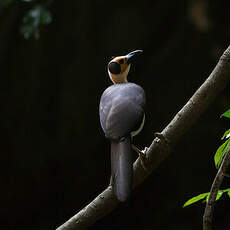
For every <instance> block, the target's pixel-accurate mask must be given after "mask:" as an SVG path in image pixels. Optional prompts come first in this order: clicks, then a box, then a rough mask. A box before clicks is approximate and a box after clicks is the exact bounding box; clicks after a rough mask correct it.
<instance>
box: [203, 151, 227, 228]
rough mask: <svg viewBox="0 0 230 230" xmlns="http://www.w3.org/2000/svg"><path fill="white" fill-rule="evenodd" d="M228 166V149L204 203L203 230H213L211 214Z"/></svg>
mask: <svg viewBox="0 0 230 230" xmlns="http://www.w3.org/2000/svg"><path fill="white" fill-rule="evenodd" d="M229 165H230V148H229V149H228V151H227V153H226V155H225V156H224V159H223V161H222V163H221V166H220V168H219V170H218V172H217V174H216V177H215V179H214V181H213V183H212V187H211V190H210V195H209V198H208V202H207V203H206V207H205V211H204V216H203V230H213V223H212V222H213V212H214V206H215V201H216V196H217V193H218V191H219V189H220V186H221V184H222V181H223V179H224V177H225V172H226V171H227V169H228V166H229Z"/></svg>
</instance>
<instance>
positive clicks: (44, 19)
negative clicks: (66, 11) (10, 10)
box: [20, 5, 52, 39]
mask: <svg viewBox="0 0 230 230" xmlns="http://www.w3.org/2000/svg"><path fill="white" fill-rule="evenodd" d="M51 21H52V17H51V13H50V11H49V10H48V9H46V8H45V7H44V6H42V5H35V6H34V7H33V8H32V9H30V10H29V11H28V12H27V13H26V15H25V16H24V18H23V25H22V26H21V29H20V31H21V33H22V34H23V35H24V38H26V39H28V38H30V37H32V36H34V37H35V38H36V39H38V38H39V37H40V32H39V29H40V27H41V26H42V25H47V24H49V23H50V22H51Z"/></svg>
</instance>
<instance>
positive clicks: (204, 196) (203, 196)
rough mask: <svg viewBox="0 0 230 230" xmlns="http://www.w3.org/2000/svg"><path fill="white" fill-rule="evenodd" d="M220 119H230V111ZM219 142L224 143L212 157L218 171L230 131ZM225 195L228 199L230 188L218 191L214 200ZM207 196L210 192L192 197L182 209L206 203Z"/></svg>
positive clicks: (227, 147) (229, 145)
mask: <svg viewBox="0 0 230 230" xmlns="http://www.w3.org/2000/svg"><path fill="white" fill-rule="evenodd" d="M221 117H226V118H230V109H229V110H227V111H226V112H225V113H223V114H222V115H221ZM221 140H222V141H224V142H223V143H222V144H221V145H220V147H219V148H218V149H217V151H216V153H215V156H214V162H215V166H216V168H217V169H218V168H219V167H220V165H221V163H222V160H223V158H224V156H225V154H226V153H227V150H228V149H229V147H230V129H228V130H227V131H225V133H224V135H223V136H222V137H221ZM224 193H227V195H228V196H229V197H230V188H227V189H224V190H218V193H217V196H216V200H219V199H220V197H221V196H222V195H223V194H224ZM209 195H210V192H206V193H202V194H199V195H197V196H195V197H192V198H191V199H189V200H188V201H186V202H185V204H184V205H183V207H187V206H189V205H191V204H193V203H196V202H198V201H201V200H204V202H208V199H209Z"/></svg>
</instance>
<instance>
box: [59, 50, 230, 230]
mask: <svg viewBox="0 0 230 230" xmlns="http://www.w3.org/2000/svg"><path fill="white" fill-rule="evenodd" d="M229 60H230V46H229V47H228V48H227V49H226V51H225V52H224V53H223V55H222V56H221V58H220V60H219V62H218V63H217V65H216V67H215V69H214V70H213V71H212V73H211V74H210V76H209V77H208V78H207V80H206V81H205V82H204V83H203V84H202V85H201V87H200V88H199V89H198V90H197V91H196V92H195V94H194V95H193V96H192V97H191V98H190V100H189V101H188V102H187V103H186V105H185V106H184V107H183V108H182V109H181V110H180V111H179V112H178V113H177V114H176V116H175V117H174V118H173V120H172V121H171V122H170V123H169V124H168V126H167V127H166V128H165V129H164V130H163V131H162V132H161V134H160V135H157V137H156V138H155V139H154V140H153V142H152V144H151V145H150V147H149V148H148V150H147V152H146V161H145V166H146V167H147V168H148V172H146V170H144V169H143V167H142V165H141V161H140V159H139V158H138V159H137V160H136V161H135V163H134V165H133V170H134V187H136V186H138V185H140V184H141V183H142V182H143V181H144V180H145V179H146V177H147V176H148V175H149V174H150V173H151V172H152V171H153V170H154V169H156V168H157V167H158V166H159V165H160V163H161V162H162V161H164V160H165V159H166V158H167V157H168V155H169V154H170V151H169V150H170V148H172V147H173V146H174V145H175V144H176V142H177V141H178V140H179V139H180V138H181V136H182V135H184V134H185V133H186V132H187V131H188V130H189V128H190V127H191V126H192V124H193V123H194V122H196V121H197V119H198V118H199V117H200V115H201V114H202V113H203V112H204V111H205V110H206V109H207V107H208V106H209V105H210V103H211V102H212V101H213V100H214V98H215V97H216V96H217V95H218V94H219V93H220V92H221V91H222V90H223V89H224V87H225V86H226V85H227V83H228V81H229V79H230V61H229ZM118 203H119V202H118V201H117V200H116V198H115V196H114V194H113V192H112V188H111V186H109V187H108V188H106V189H105V190H104V191H103V192H102V193H101V194H100V195H98V196H97V197H96V198H95V199H94V200H93V201H92V202H91V203H90V204H88V205H87V206H86V207H85V208H83V209H82V210H81V211H80V212H79V213H77V214H76V215H74V216H73V217H71V218H70V219H69V220H68V221H67V222H65V223H64V224H63V225H61V226H60V227H58V228H57V230H73V229H75V230H77V229H78V230H82V229H87V228H88V227H89V226H91V225H92V224H93V223H95V222H96V221H97V220H99V219H101V218H102V217H103V216H105V215H106V214H108V213H110V212H111V211H112V210H113V209H114V208H115V207H116V206H117V205H118Z"/></svg>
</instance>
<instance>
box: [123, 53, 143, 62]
mask: <svg viewBox="0 0 230 230" xmlns="http://www.w3.org/2000/svg"><path fill="white" fill-rule="evenodd" d="M142 52H143V50H135V51H133V52H131V53H129V54H127V55H126V61H127V64H130V63H132V62H133V61H134V60H136V58H137V57H138V56H139V55H140V54H141V53H142Z"/></svg>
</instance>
